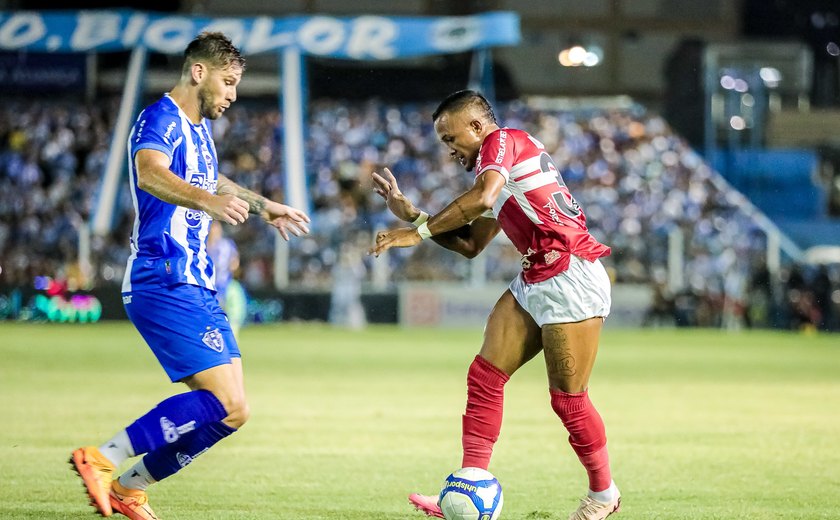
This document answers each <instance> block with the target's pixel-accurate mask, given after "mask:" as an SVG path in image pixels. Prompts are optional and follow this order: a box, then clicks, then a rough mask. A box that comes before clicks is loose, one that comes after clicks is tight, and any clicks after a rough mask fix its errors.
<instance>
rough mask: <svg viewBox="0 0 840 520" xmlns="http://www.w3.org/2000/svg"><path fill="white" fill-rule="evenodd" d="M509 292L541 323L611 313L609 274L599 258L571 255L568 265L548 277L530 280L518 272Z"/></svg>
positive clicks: (582, 318) (573, 320) (568, 320)
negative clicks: (585, 258)
mask: <svg viewBox="0 0 840 520" xmlns="http://www.w3.org/2000/svg"><path fill="white" fill-rule="evenodd" d="M510 292H512V293H513V297H514V298H516V301H517V302H519V305H521V306H522V308H523V309H525V311H527V312H528V314H530V315H531V317H532V318H534V321H536V322H537V325H539V326H540V327H542V326H543V325H546V324H550V323H574V322H578V321H583V320H587V319H589V318H594V317H596V316H601V317H603V318H606V317H607V315H609V313H610V304H611V300H610V277H609V275H608V274H607V271H606V269H604V266H603V265H602V264H601V262H600V260H595V261H594V262H589V261H586V260H583V259H581V258H578V257H576V256H574V255H572V260H571V262H570V264H569V268H568V269H567V270H565V271H563V272H562V273H560V274H558V275H557V276H554V277H552V278H549V279H548V280H544V281H542V282H537V283H527V282H526V281H525V279H524V278H523V277H522V274H519V276H517V277H516V278H515V279H514V280H513V281H512V282H511V283H510Z"/></svg>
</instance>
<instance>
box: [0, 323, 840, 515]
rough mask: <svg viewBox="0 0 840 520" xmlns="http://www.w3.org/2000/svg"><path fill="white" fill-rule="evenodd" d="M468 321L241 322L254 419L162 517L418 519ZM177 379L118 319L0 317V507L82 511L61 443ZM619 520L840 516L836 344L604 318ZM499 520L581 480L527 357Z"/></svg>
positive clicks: (545, 505) (160, 496)
mask: <svg viewBox="0 0 840 520" xmlns="http://www.w3.org/2000/svg"><path fill="white" fill-rule="evenodd" d="M480 341H481V331H480V330H418V329H400V328H396V327H370V328H368V329H366V330H364V331H358V332H357V331H348V330H342V329H332V328H329V327H327V326H323V325H295V324H291V325H279V326H260V327H251V328H247V329H245V330H243V334H242V338H241V346H242V350H243V353H244V362H245V376H246V386H247V390H248V393H249V398H250V402H251V408H252V417H251V421H250V422H249V423H248V424H247V425H246V426H245V427H244V428H243V429H242V431H240V432H239V433H238V434H237V435H234V436H233V437H231V438H229V439H226V440H225V441H223V442H222V443H221V444H220V445H218V446H216V447H215V448H214V449H213V450H211V451H210V452H209V453H207V454H205V455H203V456H202V457H201V458H199V459H198V460H197V461H196V462H195V463H194V464H193V465H191V466H190V467H188V468H187V469H185V470H184V471H182V472H181V473H179V474H177V475H175V476H174V477H172V478H170V479H168V480H167V481H165V482H163V483H161V484H157V485H155V486H154V487H152V488H151V491H150V500H151V504H152V505H153V507H154V508H155V509H156V511H157V513H158V514H159V515H160V516H161V517H162V518H165V519H179V520H188V519H209V518H220V519H222V518H224V519H228V518H229V519H246V518H248V519H257V518H260V519H261V518H272V519H307V520H318V519H346V520H385V519H388V520H393V519H415V520H420V518H423V517H422V516H421V515H420V514H419V513H416V512H413V511H412V510H411V508H410V507H409V505H408V503H407V501H406V497H407V495H408V494H409V493H410V492H414V491H418V492H425V493H435V492H437V491H438V490H439V489H440V485H441V483H442V482H443V479H444V478H445V477H446V475H447V474H448V473H449V472H450V471H452V470H454V469H456V467H457V466H458V465H459V463H460V421H461V419H460V415H461V413H462V411H463V407H464V399H465V394H466V391H465V377H466V369H467V366H468V365H469V363H470V361H471V359H472V357H473V356H474V355H475V353H476V352H477V350H478V347H479V345H480ZM183 390H184V387H181V386H173V385H170V384H169V383H168V380H167V379H166V377H165V375H164V374H163V372H162V370H161V369H160V368H159V367H158V365H157V363H156V361H155V360H154V358H153V357H152V355H151V352H150V351H149V350H148V349H147V347H146V346H145V345H144V344H143V342H142V340H141V339H140V337H139V335H138V334H137V333H136V332H135V331H134V329H133V328H131V326H130V324H128V323H125V324H120V323H105V324H97V325H83V326H80V325H77V326H69V325H56V326H48V325H26V324H0V412H2V414H1V415H0V416H2V420H3V423H2V427H0V476H2V478H1V479H0V518H2V519H24V518H26V519H29V518H38V519H43V518H68V519H92V518H95V515H94V514H93V512H92V511H93V510H92V508H90V507H89V506H88V505H87V501H86V499H85V497H84V496H83V492H82V489H81V485H80V483H79V481H78V480H77V477H76V476H75V475H74V474H73V473H72V472H71V471H70V469H69V466H68V465H67V462H66V461H67V458H68V456H69V454H70V451H71V450H72V449H73V448H75V447H77V446H79V445H82V444H91V443H100V442H102V441H104V440H105V439H106V438H108V437H110V436H111V435H112V434H113V433H114V432H115V431H116V430H118V429H119V428H122V427H124V426H125V425H126V424H127V423H129V422H130V421H132V420H133V419H134V418H136V417H137V416H139V415H141V414H142V413H144V412H146V411H147V410H148V409H149V408H150V407H151V406H152V405H154V404H155V403H157V402H158V401H159V400H161V399H162V398H165V397H167V396H169V395H171V394H172V393H174V392H176V391H183ZM591 394H592V397H593V400H594V402H595V403H596V405H597V406H598V408H599V410H600V412H601V414H602V415H603V416H604V419H605V421H606V424H607V433H608V436H609V439H610V453H611V458H612V461H613V472H614V476H615V479H616V482H617V483H618V485H619V486H620V488H621V490H622V494H623V497H624V500H623V506H622V512H621V513H620V514H618V515H616V516H615V518H616V520H621V519H626V520H631V519H645V520H651V519H762V520H767V519H809V520H810V519H829V518H833V519H836V518H840V337H838V336H837V335H834V336H829V335H813V336H806V335H801V334H794V333H778V332H749V333H746V332H745V333H740V334H732V333H725V332H720V331H706V330H647V331H645V330H627V331H624V330H608V331H606V332H605V334H604V336H603V339H602V342H601V351H600V354H599V361H598V363H597V364H596V366H595V372H594V375H593V378H592V382H591ZM505 412H506V413H505V419H504V425H503V427H502V437H501V439H500V441H499V443H498V444H497V445H496V452H495V456H494V459H493V464H492V465H491V467H490V470H491V471H493V472H494V473H495V475H496V476H497V477H498V478H499V480H500V482H501V483H502V486H503V488H504V492H505V509H504V513H503V514H502V517H503V519H505V520H513V519H521V520H538V519H552V520H554V519H560V520H565V518H566V517H567V515H568V514H569V512H571V511H572V510H574V508H575V507H576V506H577V501H578V499H579V497H580V496H581V495H582V494H583V493H584V491H585V487H586V478H585V474H584V472H583V469H582V468H581V466H580V465H579V463H578V462H577V461H576V459H575V458H574V455H573V453H572V450H571V448H570V447H569V445H568V443H567V441H566V434H565V432H564V430H563V428H562V425H561V423H560V421H559V419H557V417H556V416H555V415H554V413H553V412H552V410H551V407H550V405H549V398H548V391H547V388H546V379H545V374H544V368H543V363H542V360H541V359H540V358H536V359H534V360H533V361H532V362H531V363H530V364H529V365H527V366H526V367H524V368H523V369H522V370H521V371H520V372H519V373H517V374H515V375H514V377H513V378H512V380H511V382H510V383H509V384H508V387H507V396H506V409H505Z"/></svg>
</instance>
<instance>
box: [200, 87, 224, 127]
mask: <svg viewBox="0 0 840 520" xmlns="http://www.w3.org/2000/svg"><path fill="white" fill-rule="evenodd" d="M198 114H199V115H200V116H201V117H206V118H207V119H218V118H219V116H220V115H221V114H220V112H218V111H217V110H216V105H215V103H213V94H212V93H211V92H210V89H208V88H207V87H199V88H198Z"/></svg>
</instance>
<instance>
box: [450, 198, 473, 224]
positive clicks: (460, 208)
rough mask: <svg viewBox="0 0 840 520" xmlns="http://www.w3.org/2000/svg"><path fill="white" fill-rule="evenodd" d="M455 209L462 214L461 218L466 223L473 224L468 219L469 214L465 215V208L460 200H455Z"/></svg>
mask: <svg viewBox="0 0 840 520" xmlns="http://www.w3.org/2000/svg"><path fill="white" fill-rule="evenodd" d="M454 202H455V207H456V208H458V211H460V212H461V218H462V219H464V223H466V224H469V223H470V222H471V220H470V218H469V217H467V214H466V213H464V208H463V207H462V206H461V202H459V201H458V199H455V201H454Z"/></svg>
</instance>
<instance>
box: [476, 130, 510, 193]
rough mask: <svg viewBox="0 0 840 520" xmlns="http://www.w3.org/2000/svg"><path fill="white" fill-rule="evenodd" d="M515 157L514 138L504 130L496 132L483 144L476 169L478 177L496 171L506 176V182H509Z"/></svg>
mask: <svg viewBox="0 0 840 520" xmlns="http://www.w3.org/2000/svg"><path fill="white" fill-rule="evenodd" d="M513 156H514V150H513V138H512V136H510V134H509V133H508V132H507V130H506V129H504V128H501V129H499V130H496V131H495V132H493V133H491V134H490V135H488V136H487V137H486V138H485V139H484V142H483V143H481V149H480V150H479V152H478V161H477V163H476V168H475V174H476V176H479V175H481V174H482V173H484V172H486V171H487V170H496V171H498V172H500V173H501V174H502V176H504V178H505V181H507V180H509V179H510V170H511V168H512V167H513Z"/></svg>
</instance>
